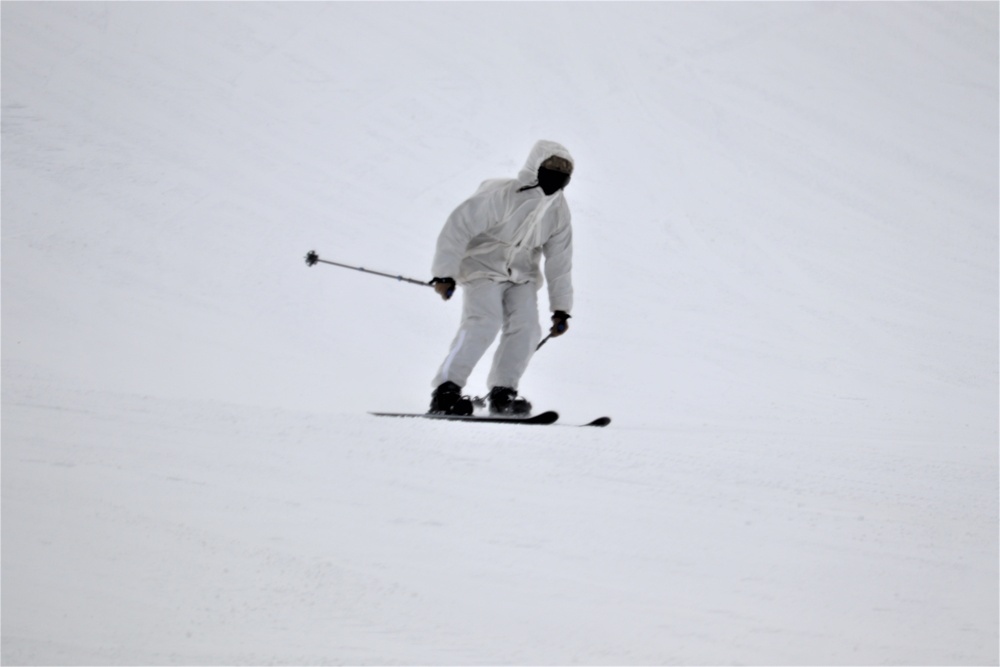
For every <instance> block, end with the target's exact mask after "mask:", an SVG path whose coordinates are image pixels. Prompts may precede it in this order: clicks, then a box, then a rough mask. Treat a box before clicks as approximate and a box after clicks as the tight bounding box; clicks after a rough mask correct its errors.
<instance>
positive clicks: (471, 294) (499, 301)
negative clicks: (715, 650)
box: [431, 280, 504, 387]
mask: <svg viewBox="0 0 1000 667" xmlns="http://www.w3.org/2000/svg"><path fill="white" fill-rule="evenodd" d="M503 294H504V284H503V283H495V282H493V281H491V280H476V281H473V282H471V283H469V284H468V285H463V286H462V323H461V325H460V326H459V329H458V333H457V334H456V335H455V339H454V340H453V341H452V343H451V348H450V349H449V351H448V356H447V357H445V359H444V362H442V364H441V368H439V369H438V373H437V375H436V376H435V377H434V381H433V382H432V385H431V386H433V387H439V386H440V385H442V384H443V383H445V382H454V383H455V384H457V385H458V386H459V387H464V386H465V384H466V382H468V381H469V376H470V375H471V374H472V370H473V369H474V368H475V367H476V364H477V363H479V360H480V359H482V357H483V355H484V354H486V350H487V349H489V347H490V345H492V344H493V341H494V340H495V339H496V337H497V333H499V332H500V327H501V325H502V323H503V318H504V315H503V313H504V306H503Z"/></svg>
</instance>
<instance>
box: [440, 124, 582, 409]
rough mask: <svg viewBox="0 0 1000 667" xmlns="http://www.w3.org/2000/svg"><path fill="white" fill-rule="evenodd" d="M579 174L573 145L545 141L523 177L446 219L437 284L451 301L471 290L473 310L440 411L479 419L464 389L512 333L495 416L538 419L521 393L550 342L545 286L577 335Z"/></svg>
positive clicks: (443, 370) (493, 387)
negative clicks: (573, 210)
mask: <svg viewBox="0 0 1000 667" xmlns="http://www.w3.org/2000/svg"><path fill="white" fill-rule="evenodd" d="M572 172H573V157H572V156H571V155H570V153H569V151H568V150H566V148H565V147H563V146H562V145H560V144H558V143H556V142H554V141H539V142H537V143H536V144H535V146H534V147H533V148H532V149H531V154H530V155H529V156H528V160H527V162H526V163H525V165H524V168H523V169H521V171H520V173H519V174H518V176H517V178H516V179H494V180H488V181H485V182H484V183H483V184H482V185H480V186H479V189H478V190H477V191H476V193H475V194H473V195H472V196H471V197H470V198H469V199H467V200H466V201H465V202H463V203H462V204H461V205H459V206H458V208H456V209H455V211H454V212H453V213H452V214H451V215H450V216H449V217H448V220H447V222H445V225H444V228H443V229H442V230H441V234H440V236H439V237H438V241H437V251H436V253H435V255H434V263H433V268H432V272H433V273H432V275H434V276H436V277H435V278H434V279H433V280H432V281H431V283H432V284H433V285H434V286H435V289H436V290H437V291H438V293H439V294H440V295H441V296H442V298H444V299H445V300H448V299H450V298H451V295H452V294H453V293H454V290H455V285H456V284H458V285H461V286H462V288H463V291H464V303H463V308H462V322H461V325H460V327H459V329H458V333H457V334H456V336H455V338H454V340H453V341H452V344H451V348H450V349H449V352H448V355H447V356H446V357H445V359H444V362H443V363H442V364H441V367H440V369H439V370H438V373H437V375H436V376H435V378H434V381H433V386H434V387H435V389H434V393H433V395H432V399H431V407H430V411H431V412H435V413H444V414H460V415H468V414H472V402H471V401H470V400H469V399H468V398H467V397H463V396H462V395H461V390H462V387H464V386H465V384H466V381H467V380H468V379H469V375H470V374H471V373H472V370H473V368H475V366H476V364H477V363H478V362H479V360H480V359H481V358H482V356H483V355H484V354H485V353H486V350H487V349H488V348H489V346H490V345H491V344H492V343H493V341H494V340H495V339H496V336H497V334H498V333H501V332H502V334H501V337H500V344H499V346H498V348H497V351H496V354H495V356H494V358H493V366H492V369H491V370H490V374H489V378H488V384H489V387H490V394H489V404H490V412H491V413H493V414H527V413H530V411H531V405H530V404H529V403H528V402H527V401H526V400H524V399H523V398H518V396H517V390H518V384H519V382H520V379H521V376H522V375H523V374H524V371H525V370H526V369H527V367H528V362H529V361H530V360H531V356H532V354H533V353H534V351H535V349H536V348H537V346H538V343H539V340H540V338H541V327H540V326H539V323H538V291H539V289H540V288H541V286H542V284H543V283H544V282H545V281H547V282H548V295H549V307H550V309H551V310H552V312H553V315H552V328H551V329H550V334H551V335H552V336H553V337H555V336H560V335H562V334H563V333H565V332H566V331H567V330H568V328H569V322H568V321H569V318H570V315H569V313H570V310H571V309H572V307H573V285H572V280H571V269H572V255H573V233H572V227H571V225H570V212H569V206H568V205H567V203H566V197H565V195H564V193H563V189H564V188H565V187H566V185H567V184H568V183H569V180H570V175H571V174H572ZM542 256H544V257H545V269H544V277H543V271H542V270H541V268H540V261H541V258H542Z"/></svg>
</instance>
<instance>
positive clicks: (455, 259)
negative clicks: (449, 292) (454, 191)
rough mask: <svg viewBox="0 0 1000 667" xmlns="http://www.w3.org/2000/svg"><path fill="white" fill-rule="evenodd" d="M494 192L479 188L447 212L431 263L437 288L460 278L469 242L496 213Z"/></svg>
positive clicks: (443, 295) (484, 227) (442, 294)
mask: <svg viewBox="0 0 1000 667" xmlns="http://www.w3.org/2000/svg"><path fill="white" fill-rule="evenodd" d="M492 194H493V193H492V192H490V191H487V192H482V191H480V192H477V193H476V194H474V195H473V196H471V197H469V198H468V199H466V200H465V201H464V202H462V203H461V204H460V205H459V206H458V208H456V209H455V210H454V211H452V214H451V215H450V216H448V220H447V221H446V222H445V223H444V227H443V228H442V229H441V233H440V234H439V235H438V239H437V250H436V252H435V253H434V263H433V265H432V267H431V274H432V275H433V276H435V278H434V281H432V284H434V285H435V289H438V287H439V285H441V283H443V282H445V281H448V280H450V281H451V282H452V284H453V285H454V283H455V281H456V279H458V278H460V275H459V274H460V269H461V265H462V260H463V259H465V252H466V250H467V249H468V247H469V242H470V241H472V239H473V238H475V237H476V236H478V235H479V234H481V233H482V232H483V231H485V230H486V228H487V227H488V226H489V223H490V220H492V219H493V218H494V217H495V208H496V207H495V205H494V202H493V196H492ZM435 281H437V282H435ZM442 289H443V287H442ZM439 293H441V296H442V297H444V298H445V299H447V298H449V297H447V296H445V294H444V293H442V292H441V290H439Z"/></svg>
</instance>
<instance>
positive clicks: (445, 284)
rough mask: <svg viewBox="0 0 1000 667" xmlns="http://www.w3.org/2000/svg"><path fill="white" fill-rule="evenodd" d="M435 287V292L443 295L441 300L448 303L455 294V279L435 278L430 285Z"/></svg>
mask: <svg viewBox="0 0 1000 667" xmlns="http://www.w3.org/2000/svg"><path fill="white" fill-rule="evenodd" d="M428 284H429V285H433V286H434V291H435V292H437V293H438V294H440V295H441V298H442V299H444V300H445V301H447V300H448V299H450V298H451V295H452V294H454V293H455V279H454V278H435V279H434V280H432V281H430V283H428Z"/></svg>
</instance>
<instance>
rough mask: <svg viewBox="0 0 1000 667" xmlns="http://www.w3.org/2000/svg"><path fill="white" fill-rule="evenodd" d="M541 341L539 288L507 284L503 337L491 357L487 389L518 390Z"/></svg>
mask: <svg viewBox="0 0 1000 667" xmlns="http://www.w3.org/2000/svg"><path fill="white" fill-rule="evenodd" d="M541 337H542V327H541V325H539V324H538V285H535V284H534V283H528V284H525V285H515V284H513V283H506V289H505V290H504V293H503V333H502V335H501V336H500V345H499V347H498V348H497V351H496V354H495V355H494V356H493V367H492V369H491V370H490V375H489V385H490V387H491V388H492V387H510V388H512V389H517V386H518V384H519V383H520V381H521V376H522V375H524V372H525V371H526V370H527V369H528V362H530V361H531V357H532V355H534V354H535V348H537V347H538V341H539V340H540V339H541Z"/></svg>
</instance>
